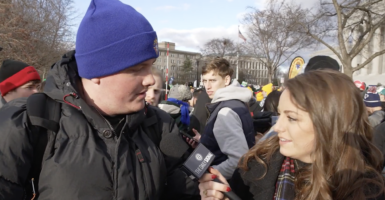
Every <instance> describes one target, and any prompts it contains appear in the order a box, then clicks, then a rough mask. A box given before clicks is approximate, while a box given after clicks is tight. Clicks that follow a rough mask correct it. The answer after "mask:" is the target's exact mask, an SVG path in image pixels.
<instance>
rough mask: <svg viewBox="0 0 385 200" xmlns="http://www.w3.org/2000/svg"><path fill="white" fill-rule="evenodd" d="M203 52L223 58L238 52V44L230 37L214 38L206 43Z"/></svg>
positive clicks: (206, 54)
mask: <svg viewBox="0 0 385 200" xmlns="http://www.w3.org/2000/svg"><path fill="white" fill-rule="evenodd" d="M201 52H202V54H203V55H205V56H218V57H221V58H223V57H224V56H226V55H233V54H236V52H237V45H236V44H235V43H234V42H233V41H232V40H231V39H228V38H222V39H218V38H216V39H212V40H210V41H208V42H207V43H206V44H204V46H203V48H201Z"/></svg>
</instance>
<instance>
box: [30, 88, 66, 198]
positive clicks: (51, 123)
mask: <svg viewBox="0 0 385 200" xmlns="http://www.w3.org/2000/svg"><path fill="white" fill-rule="evenodd" d="M27 114H28V116H29V120H30V122H31V125H33V126H32V130H33V131H32V133H33V137H34V141H35V143H34V144H33V149H34V151H33V152H34V153H33V157H34V159H33V162H32V166H31V169H30V172H29V179H28V180H29V181H28V182H27V184H28V185H27V187H25V188H26V194H27V197H28V198H29V195H30V194H35V188H36V189H37V188H38V187H39V186H38V185H39V176H40V171H41V168H42V162H43V158H44V157H46V156H47V155H45V154H44V153H45V150H46V147H47V146H49V147H51V149H50V150H49V151H47V153H49V154H52V153H53V151H54V149H53V148H54V146H55V144H54V142H55V136H56V133H57V132H58V130H59V120H60V115H61V104H60V103H58V102H56V101H54V100H53V99H51V98H49V97H48V96H47V95H46V94H44V93H37V94H33V95H31V96H30V97H29V98H28V100H27ZM31 198H32V196H31ZM31 198H29V199H31Z"/></svg>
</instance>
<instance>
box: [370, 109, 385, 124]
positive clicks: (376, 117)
mask: <svg viewBox="0 0 385 200" xmlns="http://www.w3.org/2000/svg"><path fill="white" fill-rule="evenodd" d="M384 117H385V112H384V111H383V110H377V111H374V112H373V113H372V114H371V115H370V116H369V122H370V125H371V126H372V127H373V128H374V127H376V126H377V125H379V124H380V123H381V122H382V120H384Z"/></svg>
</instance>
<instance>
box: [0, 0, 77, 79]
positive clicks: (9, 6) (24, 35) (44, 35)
mask: <svg viewBox="0 0 385 200" xmlns="http://www.w3.org/2000/svg"><path fill="white" fill-rule="evenodd" d="M72 4H73V1H72V0H3V1H1V2H0V46H1V47H3V51H2V52H1V53H0V60H4V59H6V58H12V59H16V60H21V61H24V62H26V63H28V64H30V65H33V66H35V67H36V68H37V69H38V71H39V72H40V74H43V72H44V71H46V70H45V69H49V67H50V66H51V65H52V64H53V63H54V62H55V61H57V60H58V59H60V56H61V55H62V54H63V53H64V52H66V51H68V50H69V49H71V48H74V45H73V39H72V31H71V29H70V28H71V24H70V21H71V20H72V18H71V17H72V16H73V15H74V12H72Z"/></svg>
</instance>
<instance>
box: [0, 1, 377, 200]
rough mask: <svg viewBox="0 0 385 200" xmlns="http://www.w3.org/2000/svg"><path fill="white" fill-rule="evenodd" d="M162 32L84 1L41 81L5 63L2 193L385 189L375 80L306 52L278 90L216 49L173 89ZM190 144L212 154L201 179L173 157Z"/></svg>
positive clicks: (261, 195) (347, 195)
mask: <svg viewBox="0 0 385 200" xmlns="http://www.w3.org/2000/svg"><path fill="white" fill-rule="evenodd" d="M157 42H158V39H157V35H156V32H155V31H154V30H153V28H152V26H151V24H150V23H149V22H148V21H147V19H146V18H145V17H144V16H143V15H141V14H140V13H139V12H137V11H136V10H135V9H133V8H132V7H131V6H129V5H126V4H123V3H122V2H120V1H119V0H92V1H91V4H90V6H89V8H88V10H87V13H86V14H85V16H84V18H83V20H82V22H81V24H80V27H79V30H78V32H77V39H76V49H75V50H73V51H70V52H67V53H66V54H65V55H63V57H62V58H61V59H60V60H59V61H58V62H57V63H55V64H54V65H53V66H52V67H51V70H50V71H49V74H48V76H47V78H46V80H44V81H43V82H42V80H41V78H40V76H39V74H38V72H37V71H36V69H35V68H34V67H33V66H30V65H28V64H26V63H24V62H21V61H16V60H11V59H8V60H4V61H3V62H2V65H1V68H0V93H1V103H2V105H1V106H2V107H1V108H0V138H1V139H0V199H1V200H3V199H4V200H25V199H32V200H33V199H40V200H48V199H57V200H68V199H72V200H77V199H79V200H86V199H92V200H98V199H100V200H106V199H116V200H123V199H124V200H156V199H160V200H163V199H164V200H166V199H167V200H198V199H202V200H219V199H228V197H226V195H225V194H226V193H227V192H230V191H231V192H234V193H235V194H236V195H237V196H238V197H239V198H240V199H242V200H251V199H256V200H262V199H268V200H271V199H274V200H332V199H334V200H346V199H354V200H356V199H357V200H362V199H367V200H384V199H385V179H384V176H383V174H382V171H383V169H384V167H385V162H384V155H385V107H384V105H385V98H384V97H385V89H384V88H383V87H378V86H374V85H368V86H367V85H366V84H365V83H363V82H360V81H356V82H353V80H352V79H351V78H350V77H348V76H346V75H345V74H343V73H341V72H340V66H339V64H338V62H337V61H336V60H334V59H332V58H330V57H328V56H315V57H313V58H311V59H310V60H309V62H308V63H307V65H306V68H305V71H304V73H302V74H299V75H297V76H296V77H294V78H292V79H289V80H287V81H286V82H285V84H284V86H283V87H282V88H279V89H277V88H276V87H274V86H273V85H272V84H267V85H265V86H263V87H260V88H255V87H253V86H248V87H247V86H246V87H245V86H242V85H240V84H239V83H238V81H237V80H235V79H233V78H232V77H233V73H234V72H233V70H232V68H231V67H230V63H229V61H227V60H226V59H224V58H219V57H218V58H214V59H212V61H211V62H209V64H207V65H206V66H205V67H204V68H203V70H202V82H203V87H200V88H194V87H192V86H191V85H188V84H187V85H174V86H172V87H171V88H170V89H168V88H165V87H164V82H165V80H164V79H163V77H162V73H161V72H159V70H157V69H155V68H154V67H153V63H154V62H155V60H156V59H157V57H158V56H159V50H158V46H157V45H158V44H157ZM198 145H203V146H205V147H206V148H207V149H208V150H209V151H210V152H211V153H212V154H213V155H214V156H215V157H214V159H213V162H212V163H211V167H210V169H209V171H208V173H206V174H205V175H204V176H203V177H202V178H201V179H200V180H199V182H196V181H193V180H192V179H191V178H190V177H189V175H188V174H186V173H185V171H183V170H182V165H183V163H185V162H186V160H187V159H188V157H189V156H190V155H191V154H192V152H193V151H194V149H195V148H197V146H198ZM215 179H219V180H220V182H221V183H219V182H218V181H214V180H215Z"/></svg>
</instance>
